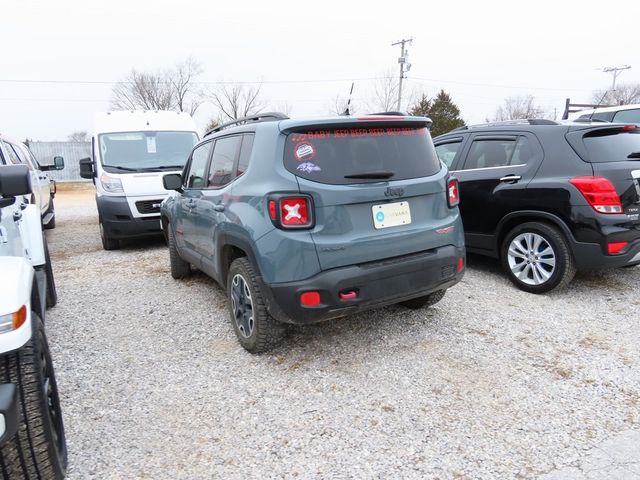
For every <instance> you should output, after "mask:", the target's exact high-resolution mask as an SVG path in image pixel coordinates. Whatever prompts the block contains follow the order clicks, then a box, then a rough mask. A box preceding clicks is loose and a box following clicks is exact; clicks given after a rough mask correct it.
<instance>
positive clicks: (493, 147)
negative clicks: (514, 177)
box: [463, 138, 516, 170]
mask: <svg viewBox="0 0 640 480" xmlns="http://www.w3.org/2000/svg"><path fill="white" fill-rule="evenodd" d="M515 146H516V138H513V139H506V138H501V139H493V138H492V139H477V140H474V141H473V143H472V144H471V148H470V149H469V154H468V155H467V160H466V162H464V167H463V169H464V170H472V169H476V168H495V167H506V166H507V165H509V163H510V161H511V156H512V154H513V151H514V149H515Z"/></svg>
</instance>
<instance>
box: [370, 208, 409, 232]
mask: <svg viewBox="0 0 640 480" xmlns="http://www.w3.org/2000/svg"><path fill="white" fill-rule="evenodd" d="M371 213H372V214H373V226H374V227H375V228H376V229H378V230H379V229H381V228H389V227H397V226H399V225H409V224H410V223H411V209H410V208H409V202H396V203H385V204H382V205H374V206H373V207H371Z"/></svg>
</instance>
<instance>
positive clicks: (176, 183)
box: [162, 173, 182, 192]
mask: <svg viewBox="0 0 640 480" xmlns="http://www.w3.org/2000/svg"><path fill="white" fill-rule="evenodd" d="M162 184H163V185H164V188H165V189H166V190H176V191H178V192H182V175H180V174H179V173H170V174H168V175H165V176H164V177H162Z"/></svg>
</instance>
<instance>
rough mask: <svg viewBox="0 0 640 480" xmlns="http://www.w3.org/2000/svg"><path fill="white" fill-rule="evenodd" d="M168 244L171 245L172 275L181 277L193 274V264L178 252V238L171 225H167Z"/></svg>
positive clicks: (170, 261)
mask: <svg viewBox="0 0 640 480" xmlns="http://www.w3.org/2000/svg"><path fill="white" fill-rule="evenodd" d="M166 228H167V244H168V246H169V263H170V264H171V276H172V277H173V278H175V279H176V280H177V279H180V278H184V277H188V276H189V275H190V274H191V265H190V264H189V262H185V261H184V260H183V259H182V258H181V257H180V254H179V253H178V248H177V247H176V239H175V237H174V236H173V231H172V230H171V225H167V227H166Z"/></svg>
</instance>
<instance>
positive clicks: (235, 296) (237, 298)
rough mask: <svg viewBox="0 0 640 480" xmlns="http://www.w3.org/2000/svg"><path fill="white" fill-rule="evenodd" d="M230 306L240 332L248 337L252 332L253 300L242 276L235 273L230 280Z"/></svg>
mask: <svg viewBox="0 0 640 480" xmlns="http://www.w3.org/2000/svg"><path fill="white" fill-rule="evenodd" d="M231 307H232V310H233V317H234V320H235V322H236V325H237V326H238V330H239V331H240V334H241V335H242V336H243V337H245V338H249V337H250V336H251V333H252V332H253V326H254V319H253V300H252V298H251V291H250V290H249V285H248V284H247V281H246V280H245V279H244V277H243V276H242V275H240V274H236V275H235V276H234V277H233V280H232V281H231Z"/></svg>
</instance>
